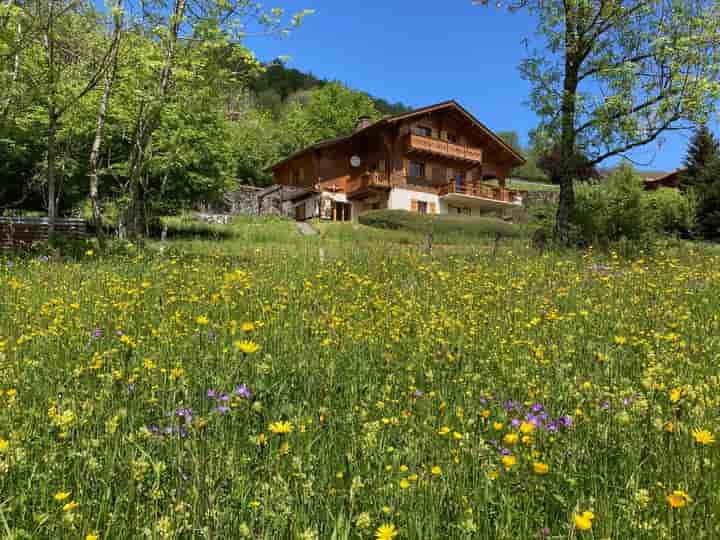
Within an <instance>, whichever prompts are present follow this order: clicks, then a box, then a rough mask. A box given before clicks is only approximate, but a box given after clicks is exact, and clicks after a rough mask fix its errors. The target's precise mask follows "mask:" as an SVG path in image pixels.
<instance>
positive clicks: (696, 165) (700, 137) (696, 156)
mask: <svg viewBox="0 0 720 540" xmlns="http://www.w3.org/2000/svg"><path fill="white" fill-rule="evenodd" d="M718 157H720V151H719V149H718V142H717V141H716V140H715V137H714V136H713V134H712V131H710V130H709V129H708V127H707V126H706V125H704V124H703V125H701V126H700V127H698V128H697V130H695V133H694V134H693V137H692V139H690V144H689V145H688V151H687V156H686V157H685V171H683V173H682V174H681V175H680V183H681V186H682V188H683V190H687V189H689V188H691V187H700V185H701V181H702V180H704V179H707V175H703V173H704V172H705V169H706V168H707V167H708V166H709V165H710V164H711V163H713V161H715V160H716V159H718Z"/></svg>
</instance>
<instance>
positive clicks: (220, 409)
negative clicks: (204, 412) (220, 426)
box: [215, 405, 230, 415]
mask: <svg viewBox="0 0 720 540" xmlns="http://www.w3.org/2000/svg"><path fill="white" fill-rule="evenodd" d="M215 410H216V411H217V412H218V413H220V415H224V414H226V413H227V412H229V411H230V407H228V406H226V405H219V406H218V407H216V408H215Z"/></svg>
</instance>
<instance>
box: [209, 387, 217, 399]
mask: <svg viewBox="0 0 720 540" xmlns="http://www.w3.org/2000/svg"><path fill="white" fill-rule="evenodd" d="M215 396H217V392H215V390H213V389H212V388H209V389H208V391H207V397H209V398H210V399H213V398H214V397H215Z"/></svg>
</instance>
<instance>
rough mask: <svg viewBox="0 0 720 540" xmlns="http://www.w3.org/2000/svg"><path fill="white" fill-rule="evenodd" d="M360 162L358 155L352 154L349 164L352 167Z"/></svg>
mask: <svg viewBox="0 0 720 540" xmlns="http://www.w3.org/2000/svg"><path fill="white" fill-rule="evenodd" d="M360 163H362V160H361V159H360V156H353V157H351V158H350V165H352V166H353V167H359V166H360Z"/></svg>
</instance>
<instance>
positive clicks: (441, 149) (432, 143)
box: [405, 133, 482, 163]
mask: <svg viewBox="0 0 720 540" xmlns="http://www.w3.org/2000/svg"><path fill="white" fill-rule="evenodd" d="M405 148H406V151H407V152H409V153H410V152H413V153H417V154H422V155H427V156H440V157H443V158H446V159H454V160H458V161H464V162H467V163H482V149H481V148H474V147H472V146H465V145H462V144H455V143H451V142H448V141H443V140H442V139H433V138H432V137H423V136H422V135H415V134H414V133H410V134H409V135H407V138H406V141H405Z"/></svg>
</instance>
